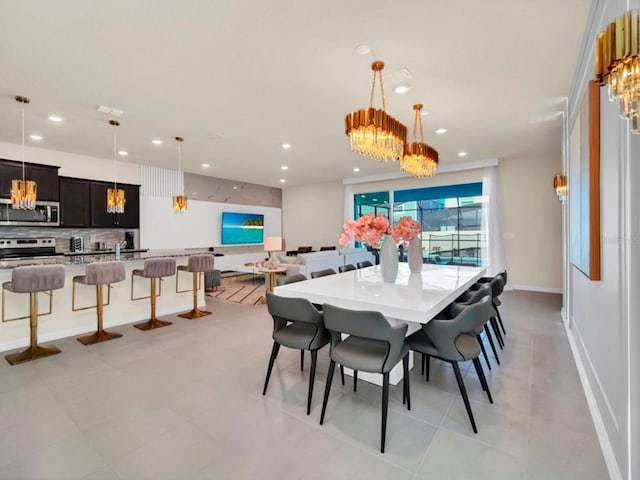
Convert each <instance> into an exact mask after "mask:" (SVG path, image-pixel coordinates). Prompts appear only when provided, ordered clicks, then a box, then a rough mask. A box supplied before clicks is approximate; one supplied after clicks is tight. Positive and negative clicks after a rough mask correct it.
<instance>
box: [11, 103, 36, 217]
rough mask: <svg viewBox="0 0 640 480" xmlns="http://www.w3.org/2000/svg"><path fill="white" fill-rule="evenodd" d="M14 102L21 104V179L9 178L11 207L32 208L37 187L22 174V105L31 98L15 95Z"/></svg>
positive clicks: (34, 203) (34, 206)
mask: <svg viewBox="0 0 640 480" xmlns="http://www.w3.org/2000/svg"><path fill="white" fill-rule="evenodd" d="M16 102H20V103H21V104H22V179H18V178H14V179H12V180H11V208H14V209H20V210H33V209H34V208H36V196H37V193H38V187H37V185H36V182H34V181H33V180H25V175H24V106H25V104H27V103H30V102H31V100H29V99H28V98H27V97H16Z"/></svg>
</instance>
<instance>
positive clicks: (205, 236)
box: [140, 196, 282, 250]
mask: <svg viewBox="0 0 640 480" xmlns="http://www.w3.org/2000/svg"><path fill="white" fill-rule="evenodd" d="M223 211H224V212H241V213H262V214H263V215H264V236H265V238H266V237H272V236H273V237H279V236H280V235H281V232H282V220H281V218H282V216H281V209H280V208H273V207H259V206H254V205H238V204H234V203H216V202H202V201H197V200H189V209H188V211H187V214H186V215H175V214H174V213H173V204H172V199H171V198H169V197H146V196H141V197H140V247H141V248H148V249H151V250H158V249H176V248H202V247H212V246H213V247H217V246H220V245H221V243H220V226H221V218H222V212H223Z"/></svg>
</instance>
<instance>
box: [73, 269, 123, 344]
mask: <svg viewBox="0 0 640 480" xmlns="http://www.w3.org/2000/svg"><path fill="white" fill-rule="evenodd" d="M74 285H75V282H74ZM107 288H109V286H107ZM103 306H104V304H103V302H102V285H96V315H97V317H98V330H97V331H96V332H95V333H92V334H91V335H86V336H84V337H80V338H78V339H77V340H78V341H79V342H80V343H81V344H83V345H93V344H94V343H100V342H107V341H109V340H113V339H115V338H120V337H121V336H122V334H121V333H117V332H107V331H106V330H105V329H104V328H103V326H102V318H103V314H104V309H103Z"/></svg>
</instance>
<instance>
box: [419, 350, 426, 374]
mask: <svg viewBox="0 0 640 480" xmlns="http://www.w3.org/2000/svg"><path fill="white" fill-rule="evenodd" d="M426 362H427V356H426V355H425V354H424V353H423V354H422V355H421V361H420V363H421V365H420V375H424V364H425V363H426Z"/></svg>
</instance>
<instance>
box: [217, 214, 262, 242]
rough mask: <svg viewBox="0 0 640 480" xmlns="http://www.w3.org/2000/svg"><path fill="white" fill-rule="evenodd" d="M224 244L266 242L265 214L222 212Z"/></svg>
mask: <svg viewBox="0 0 640 480" xmlns="http://www.w3.org/2000/svg"><path fill="white" fill-rule="evenodd" d="M221 243H222V245H246V244H252V243H264V215H262V214H261V213H235V212H222V242H221Z"/></svg>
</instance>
